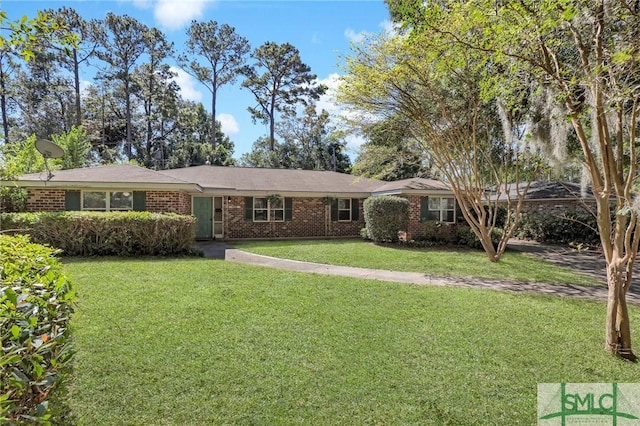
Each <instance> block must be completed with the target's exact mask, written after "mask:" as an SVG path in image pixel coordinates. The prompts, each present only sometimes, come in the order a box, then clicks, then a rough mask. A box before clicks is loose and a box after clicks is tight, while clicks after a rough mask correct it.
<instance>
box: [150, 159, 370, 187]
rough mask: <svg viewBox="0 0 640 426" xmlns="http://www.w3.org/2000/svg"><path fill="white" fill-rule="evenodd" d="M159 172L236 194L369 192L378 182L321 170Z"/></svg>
mask: <svg viewBox="0 0 640 426" xmlns="http://www.w3.org/2000/svg"><path fill="white" fill-rule="evenodd" d="M161 173H163V174H165V175H167V176H171V177H175V178H178V179H182V180H185V181H189V182H197V183H198V184H199V185H200V186H201V187H203V188H210V189H215V188H221V189H226V188H233V189H235V190H238V191H274V192H278V191H279V192H299V193H301V192H318V193H341V192H342V193H345V192H350V193H357V192H366V193H370V192H372V191H373V190H374V189H375V188H376V187H378V186H380V184H381V183H382V182H381V181H379V180H374V179H367V178H359V177H357V176H353V175H348V174H344V173H337V172H331V171H324V170H298V169H265V168H251V167H222V166H195V167H188V168H183V169H172V170H163V171H162V172H161Z"/></svg>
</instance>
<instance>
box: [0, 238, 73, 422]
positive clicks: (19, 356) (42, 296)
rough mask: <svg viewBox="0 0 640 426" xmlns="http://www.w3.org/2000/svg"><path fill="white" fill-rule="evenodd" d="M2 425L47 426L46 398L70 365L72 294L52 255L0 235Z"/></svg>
mask: <svg viewBox="0 0 640 426" xmlns="http://www.w3.org/2000/svg"><path fill="white" fill-rule="evenodd" d="M0 253H1V255H0V338H1V339H0V340H1V341H2V352H1V353H0V423H2V424H5V423H8V424H26V423H28V424H35V423H44V424H49V423H48V422H49V419H50V414H49V410H48V401H47V398H48V396H49V394H50V392H51V391H52V390H53V389H54V387H55V386H56V384H58V383H59V382H60V379H61V376H62V375H63V373H64V371H65V370H64V367H65V365H66V364H67V363H68V361H69V360H70V359H71V355H72V352H71V345H70V342H69V328H68V324H69V319H70V316H71V314H72V313H73V304H74V301H75V294H74V292H73V290H72V288H71V284H70V283H69V281H68V280H67V278H66V277H65V275H64V274H63V273H62V265H61V264H60V262H59V261H58V260H57V259H56V258H55V254H56V250H54V249H52V248H50V247H46V246H43V245H40V244H34V243H32V242H30V241H29V238H28V237H27V236H24V235H19V236H9V235H3V234H0Z"/></svg>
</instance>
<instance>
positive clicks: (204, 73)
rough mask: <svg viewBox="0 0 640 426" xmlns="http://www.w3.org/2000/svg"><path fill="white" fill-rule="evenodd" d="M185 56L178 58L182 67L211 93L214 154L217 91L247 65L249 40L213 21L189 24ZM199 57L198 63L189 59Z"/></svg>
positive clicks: (214, 145) (230, 81)
mask: <svg viewBox="0 0 640 426" xmlns="http://www.w3.org/2000/svg"><path fill="white" fill-rule="evenodd" d="M187 35H188V36H189V39H188V40H187V42H186V53H185V54H182V55H180V56H179V57H178V62H179V63H180V64H181V66H182V68H183V69H184V70H185V71H186V72H187V73H189V74H191V75H193V76H194V77H195V78H196V79H198V81H200V82H201V83H202V84H203V85H204V86H205V87H206V88H207V89H208V90H209V91H210V92H211V129H212V131H211V132H210V136H211V149H212V152H213V153H214V154H215V152H216V145H217V139H216V135H217V132H214V131H213V129H215V128H216V101H217V94H218V89H220V87H222V86H223V85H225V84H232V83H234V82H235V81H236V78H237V76H238V74H239V72H240V69H241V68H242V66H243V65H244V64H245V62H246V55H247V53H249V50H250V45H249V41H248V40H247V39H246V38H244V37H242V36H240V35H239V34H238V33H236V30H235V28H233V27H232V26H230V25H227V24H222V25H218V23H217V22H216V21H209V22H197V21H192V22H191V26H190V27H189V29H188V30H187ZM193 57H196V58H201V59H200V61H198V60H197V59H192V58H193Z"/></svg>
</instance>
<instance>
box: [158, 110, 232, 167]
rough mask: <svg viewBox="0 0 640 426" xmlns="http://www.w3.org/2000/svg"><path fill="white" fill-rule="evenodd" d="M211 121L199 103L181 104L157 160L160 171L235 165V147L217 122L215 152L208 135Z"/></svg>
mask: <svg viewBox="0 0 640 426" xmlns="http://www.w3.org/2000/svg"><path fill="white" fill-rule="evenodd" d="M210 119H211V115H210V114H209V113H208V112H207V111H206V110H205V108H204V106H203V105H202V104H201V103H194V102H190V101H181V102H180V105H179V107H178V113H177V121H176V123H175V126H174V128H173V129H174V130H173V131H172V132H171V133H170V134H168V135H167V138H166V142H167V143H166V148H165V149H164V151H163V157H162V160H161V161H159V168H168V169H174V168H179V167H189V166H199V165H203V164H212V165H216V166H231V165H234V164H235V160H234V159H233V150H234V144H233V142H232V141H231V139H229V137H228V136H226V135H225V134H224V133H223V132H222V129H221V128H220V123H219V122H216V132H217V136H216V140H218V141H219V142H218V143H217V144H216V151H215V152H214V151H213V149H212V147H211V143H210V141H211V137H210V135H209V134H210V131H211V127H210V123H211V120H210Z"/></svg>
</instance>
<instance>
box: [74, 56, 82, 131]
mask: <svg viewBox="0 0 640 426" xmlns="http://www.w3.org/2000/svg"><path fill="white" fill-rule="evenodd" d="M79 68H80V66H79V64H78V51H77V50H76V49H73V79H74V85H75V91H76V126H81V125H82V109H81V105H80V69H79Z"/></svg>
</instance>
